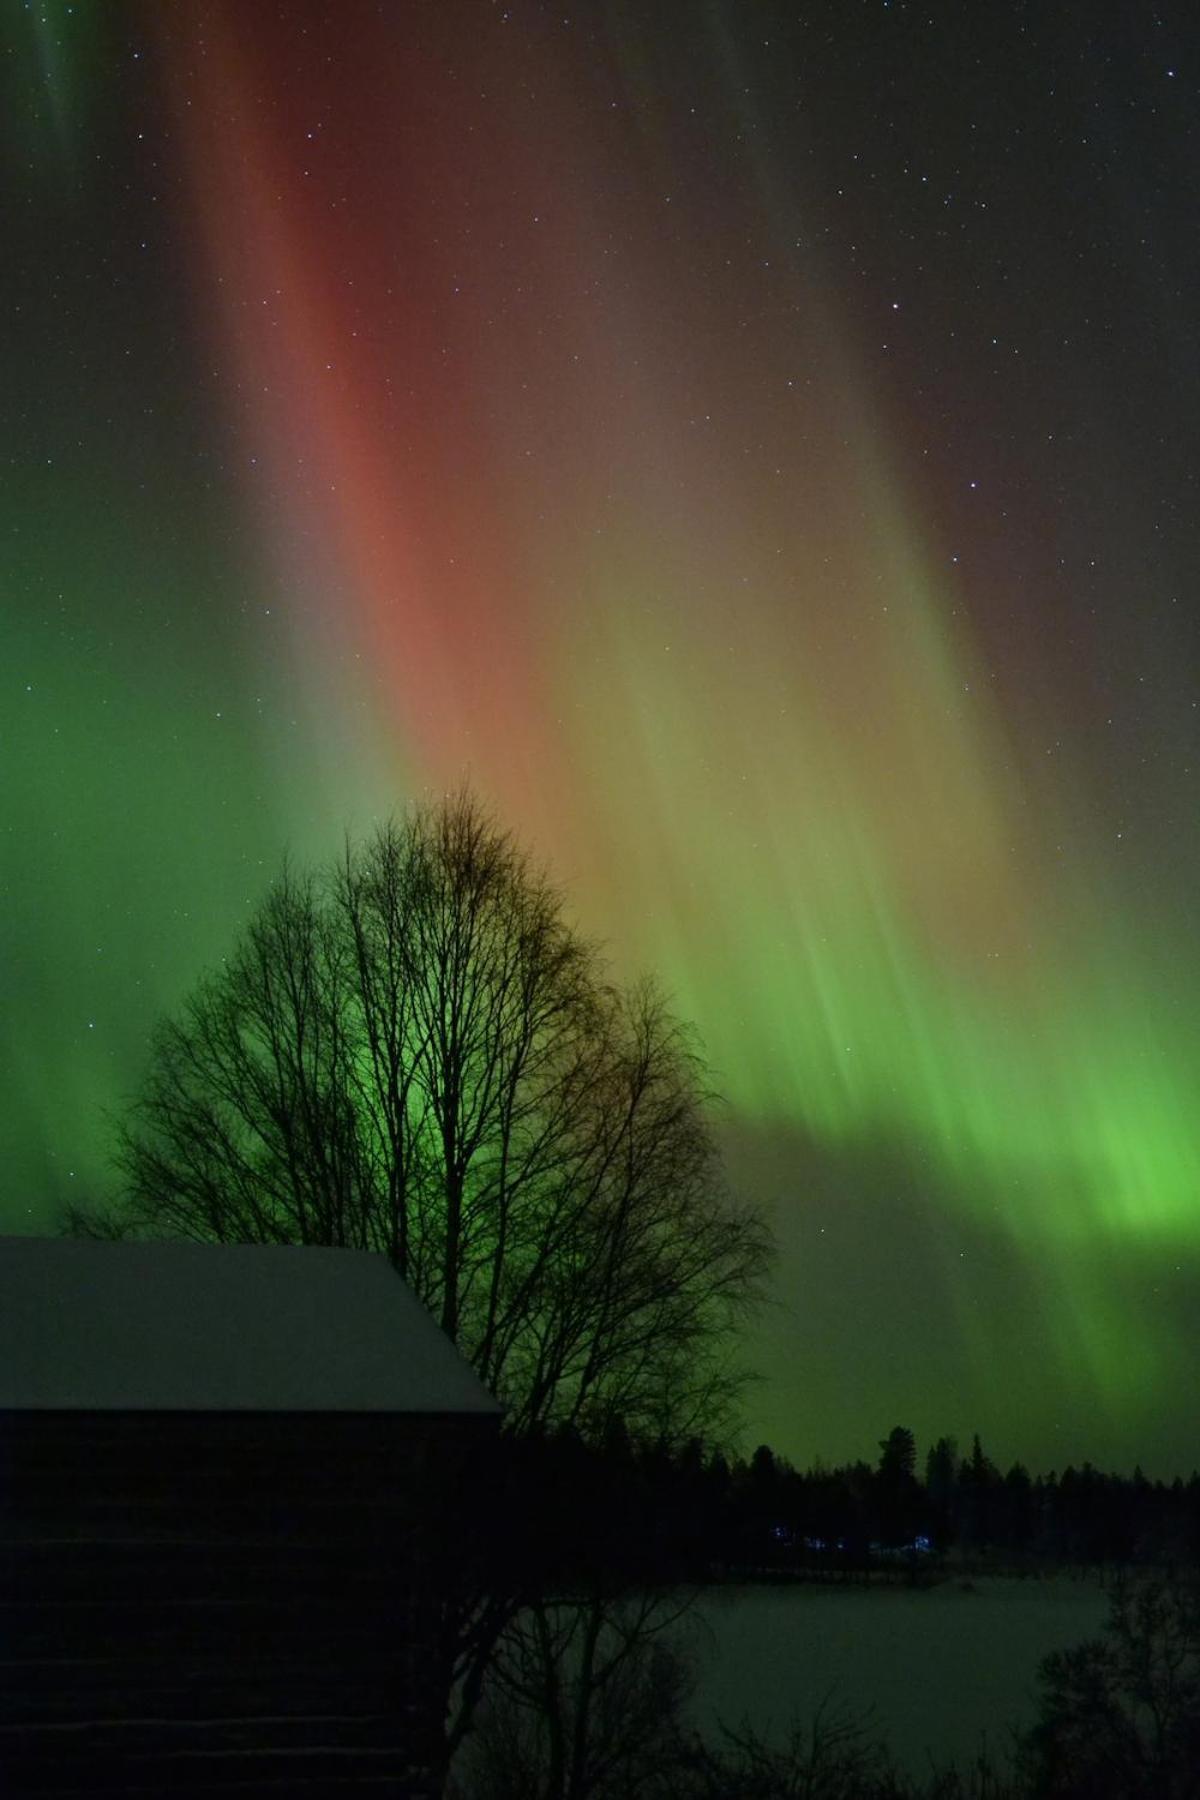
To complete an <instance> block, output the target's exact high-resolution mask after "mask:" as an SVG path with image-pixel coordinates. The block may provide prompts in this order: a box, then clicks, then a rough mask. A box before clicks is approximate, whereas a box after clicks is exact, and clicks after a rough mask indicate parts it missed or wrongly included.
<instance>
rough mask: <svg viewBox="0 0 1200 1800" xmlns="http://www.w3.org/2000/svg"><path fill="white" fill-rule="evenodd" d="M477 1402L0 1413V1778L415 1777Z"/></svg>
mask: <svg viewBox="0 0 1200 1800" xmlns="http://www.w3.org/2000/svg"><path fill="white" fill-rule="evenodd" d="M473 1423H475V1422H473V1421H469V1420H468V1421H459V1420H406V1419H397V1418H394V1417H390V1416H383V1415H337V1416H323V1415H314V1414H291V1415H286V1416H282V1415H255V1414H229V1415H197V1414H192V1415H185V1414H172V1415H152V1414H133V1413H129V1414H115V1413H114V1414H67V1413H58V1414H20V1413H11V1414H6V1415H0V1793H3V1794H4V1795H6V1796H10V1795H11V1796H17V1795H38V1796H47V1797H49V1796H54V1797H65V1796H67V1795H83V1794H114V1795H115V1794H123V1795H124V1794H129V1795H148V1794H154V1795H158V1796H166V1795H170V1794H176V1793H179V1794H184V1795H188V1796H198V1795H201V1794H212V1795H222V1796H226V1795H235V1794H244V1795H246V1794H261V1795H268V1794H276V1795H281V1796H282V1795H289V1796H290V1795H297V1796H312V1797H316V1796H330V1797H332V1796H335V1795H337V1796H340V1795H346V1796H350V1795H362V1794H366V1793H373V1794H388V1795H394V1796H397V1797H398V1800H429V1797H432V1796H433V1795H434V1794H435V1793H436V1792H437V1790H438V1777H437V1767H438V1748H439V1745H440V1741H441V1728H442V1722H443V1717H444V1712H445V1706H446V1700H447V1694H446V1680H445V1671H444V1667H443V1665H442V1663H441V1661H440V1659H439V1656H438V1650H437V1619H438V1594H437V1592H436V1591H435V1585H436V1584H435V1582H434V1581H433V1580H432V1579H431V1576H430V1567H431V1564H430V1560H429V1558H428V1556H427V1549H428V1542H429V1539H428V1531H429V1520H428V1505H429V1497H430V1494H431V1493H434V1492H436V1491H437V1489H438V1486H439V1484H440V1482H441V1481H442V1480H444V1477H445V1473H446V1470H447V1467H448V1466H450V1465H451V1464H453V1462H454V1460H455V1459H456V1457H458V1456H460V1455H461V1454H462V1452H463V1448H464V1440H465V1439H466V1438H467V1437H468V1436H469V1433H470V1431H471V1428H472V1425H473ZM476 1428H477V1427H476ZM435 1476H436V1479H435Z"/></svg>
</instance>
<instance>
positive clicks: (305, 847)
mask: <svg viewBox="0 0 1200 1800" xmlns="http://www.w3.org/2000/svg"><path fill="white" fill-rule="evenodd" d="M1198 53H1200V34H1198V33H1197V29H1196V24H1195V18H1194V13H1193V10H1192V8H1191V7H1190V6H1187V5H1183V4H1181V5H1179V6H1177V7H1166V8H1155V7H1153V6H1116V5H1107V6H1106V5H1099V4H1086V3H1082V0H1081V3H1080V4H1057V3H1053V0H1044V3H1037V4H1029V5H1025V6H1021V5H1013V6H1002V5H997V6H983V5H966V4H964V3H963V0H952V3H946V4H935V5H921V6H916V5H905V4H901V3H900V0H891V3H890V4H889V3H888V0H870V3H865V0H821V3H818V4H809V5H794V6H789V7H782V6H775V5H771V4H757V3H755V0H690V3H689V4H686V5H678V6H676V5H672V4H667V3H663V0H640V3H635V0H590V3H589V4H586V5H582V6H579V7H575V6H571V5H568V4H567V0H560V3H559V4H558V5H556V6H548V5H540V4H536V3H535V0H512V3H511V4H509V5H499V4H491V3H489V0H393V3H391V4H381V5H368V4H364V3H362V0H336V3H335V0H326V4H323V5H322V4H317V3H316V0H286V4H271V3H268V0H226V3H225V4H207V3H205V0H177V3H173V4H161V5H158V6H153V7H151V6H147V7H145V8H144V9H141V8H137V7H134V6H132V5H125V4H119V3H114V4H100V3H99V0H92V3H89V0H76V3H75V4H74V5H66V4H63V3H62V0H34V3H32V4H22V3H20V0H4V3H3V5H2V6H0V57H2V60H0V79H2V83H3V86H2V91H0V153H2V176H0V180H2V182H3V190H2V202H0V205H2V213H0V225H2V234H3V235H2V239H0V242H2V246H3V248H2V252H0V318H2V320H3V330H2V333H0V418H2V420H3V457H4V462H3V470H4V479H3V481H2V483H0V541H2V543H3V561H2V564H0V583H2V585H0V679H2V683H3V689H2V691H3V705H2V707H0V754H2V759H3V760H2V765H0V767H2V773H0V856H2V862H0V969H2V972H3V1008H2V1011H0V1094H2V1095H3V1099H2V1100H0V1153H2V1158H3V1161H2V1165H0V1166H2V1168H3V1201H2V1208H3V1212H2V1218H3V1223H4V1225H5V1226H6V1227H7V1228H8V1229H10V1230H17V1231H37V1230H47V1229H53V1227H54V1225H55V1222H56V1219H57V1216H58V1210H59V1208H60V1206H61V1205H62V1203H63V1202H64V1201H67V1200H76V1201H87V1200H92V1199H96V1198H99V1197H102V1196H103V1194H104V1193H105V1191H106V1189H107V1187H108V1185H109V1183H110V1180H111V1177H110V1175H109V1174H108V1172H107V1169H106V1144H107V1141H108V1136H109V1126H108V1125H107V1124H106V1121H105V1112H106V1109H108V1110H109V1111H111V1110H112V1109H114V1108H118V1107H119V1106H120V1104H121V1101H122V1097H123V1096H125V1095H127V1094H128V1093H129V1092H130V1091H131V1090H132V1089H133V1088H134V1086H135V1085H136V1083H137V1080H138V1077H139V1073H140V1071H141V1070H142V1069H143V1068H144V1066H145V1057H146V1043H147V1034H148V1030H149V1028H150V1026H151V1024H152V1022H153V1020H154V1019H155V1017H156V1016H157V1015H158V1014H159V1013H160V1012H161V1011H162V1009H164V1008H165V1007H168V1006H171V1005H173V1004H175V1003H176V1002H177V1001H178V1000H179V998H180V996H181V995H182V994H183V993H184V992H185V991H186V990H187V988H188V987H189V986H190V985H191V984H192V982H193V981H194V980H195V979H196V977H197V975H198V974H199V973H200V971H201V970H202V969H203V968H204V967H205V966H206V964H208V963H210V962H211V961H212V960H213V959H215V958H216V957H218V956H219V955H220V954H221V952H222V951H223V949H224V948H225V947H226V946H227V945H228V944H229V942H230V941H231V938H232V936H233V934H234V933H235V931H236V929H237V927H238V925H239V922H240V921H242V920H244V919H245V917H246V916H247V913H248V911H249V910H250V909H251V908H252V907H253V906H254V904H255V902H256V900H257V899H258V898H259V896H260V895H261V893H262V891H263V888H264V885H265V883H266V881H267V880H268V878H269V876H270V874H271V873H272V872H273V870H274V869H275V868H276V867H277V865H278V861H279V858H280V855H281V853H282V852H283V850H284V848H285V847H288V846H290V848H291V850H292V852H293V853H294V854H295V855H296V856H297V857H299V858H300V859H302V860H304V859H308V858H310V857H319V856H324V855H326V854H329V853H332V852H333V851H335V850H336V848H337V845H338V843H339V841H340V838H341V834H342V832H343V829H344V827H346V826H347V825H348V826H350V827H352V828H354V829H356V830H364V829H369V828H370V826H371V824H372V823H373V822H374V821H375V820H376V819H378V818H380V817H383V816H385V815H386V814H387V813H388V812H390V811H391V810H392V809H393V808H394V807H396V806H402V805H403V804H404V803H405V802H406V801H407V800H409V799H411V798H413V797H417V796H421V795H423V794H426V793H430V792H433V793H437V792H441V791H442V790H443V789H444V788H446V787H447V786H449V785H454V784H456V783H457V782H458V781H459V780H460V779H461V778H462V777H463V776H464V774H465V775H467V776H469V778H470V780H471V781H472V782H473V783H474V785H475V786H476V787H477V788H478V789H479V790H480V791H481V792H482V793H484V794H485V795H486V796H487V797H488V798H489V799H491V800H492V801H493V802H494V803H495V805H496V807H497V809H498V811H499V813H500V814H501V816H502V818H503V819H504V820H505V821H506V822H507V823H510V824H511V825H512V826H513V827H515V828H516V830H517V831H518V832H519V833H520V834H521V835H522V837H523V838H524V839H525V840H526V841H527V842H528V843H529V844H530V845H531V846H533V847H534V849H535V850H536V852H537V853H538V855H539V856H541V857H544V858H545V859H546V860H547V861H548V862H549V863H550V865H551V866H552V868H553V871H554V873H555V875H556V877H557V878H558V879H559V880H561V882H562V883H563V884H564V886H565V888H566V889H567V891H568V893H569V896H570V904H571V909H572V913H573V916H574V917H575V918H576V919H577V921H578V922H579V924H580V925H581V926H582V927H583V928H584V929H585V930H586V931H587V932H588V933H590V934H594V935H596V936H598V937H600V938H602V939H603V940H605V942H606V943H607V945H608V946H609V949H610V951H611V955H612V957H613V960H614V963H615V965H616V967H617V968H618V970H619V971H621V972H622V973H625V974H632V973H634V972H635V971H637V970H639V969H643V968H649V969H652V970H655V971H657V972H658V973H659V974H660V975H661V976H662V977H663V979H664V981H665V983H666V984H667V986H668V988H669V990H670V991H671V993H672V994H673V996H674V998H675V1001H676V1004H677V1006H678V1007H679V1009H680V1010H681V1011H682V1012H683V1013H685V1014H686V1015H687V1016H689V1017H690V1018H692V1019H694V1020H695V1022H696V1023H697V1025H698V1026H699V1028H700V1030H701V1032H702V1034H703V1036H704V1039H705V1041H706V1044H707V1047H708V1052H709V1055H710V1058H711V1060H712V1063H713V1065H714V1067H715V1070H716V1081H717V1085H718V1086H719V1088H720V1089H721V1091H722V1093H723V1095H724V1096H725V1109H724V1113H723V1115H722V1125H721V1129H722V1133H723V1136H724V1138H725V1141H726V1143H727V1146H728V1157H729V1167H730V1171H731V1173H732V1175H733V1177H734V1179H735V1180H736V1181H737V1182H738V1184H739V1185H741V1186H742V1187H744V1188H745V1189H747V1190H748V1191H750V1192H752V1193H754V1194H757V1195H759V1196H761V1198H762V1199H763V1201H764V1202H765V1203H766V1204H767V1205H768V1206H769V1208H770V1209H771V1213H772V1217H773V1219H774V1222H775V1225H776V1228H777V1231H778V1234H779V1239H780V1245H781V1258H780V1265H779V1276H778V1284H777V1302H776V1305H775V1306H774V1307H773V1309H772V1310H771V1311H770V1313H769V1314H768V1315H767V1317H766V1320H765V1322H764V1324H763V1326H762V1329H761V1331H760V1332H759V1334H758V1337H757V1339H756V1343H755V1355H756V1358H757V1361H758V1363H759V1366H760V1368H761V1370H762V1374H763V1377H764V1379H763V1382H762V1383H761V1385H760V1387H759V1388H758V1390H757V1391H756V1392H755V1394H754V1395H753V1397H752V1400H751V1403H750V1416H749V1422H748V1427H747V1444H748V1445H749V1446H750V1447H752V1446H753V1444H754V1443H755V1442H757V1441H758V1440H759V1439H760V1438H764V1437H765V1438H767V1439H768V1440H769V1441H771V1442H772V1443H773V1444H774V1445H775V1446H776V1447H777V1448H778V1449H779V1450H781V1451H783V1452H784V1453H786V1454H789V1455H791V1456H792V1457H794V1458H796V1459H797V1460H799V1461H800V1462H802V1463H807V1462H809V1461H811V1460H812V1458H814V1457H815V1456H817V1455H821V1456H823V1457H825V1458H826V1459H827V1460H831V1461H832V1460H837V1459H840V1458H843V1457H847V1456H850V1455H858V1454H866V1455H871V1456H874V1454H875V1453H876V1452H875V1445H876V1440H877V1439H878V1438H880V1437H881V1436H883V1435H884V1434H885V1433H886V1431H887V1430H888V1428H889V1427H890V1426H891V1425H893V1424H895V1423H898V1422H899V1423H905V1424H908V1425H910V1426H912V1427H913V1429H914V1430H915V1431H916V1432H917V1435H918V1439H919V1444H920V1447H921V1449H922V1451H923V1448H924V1446H925V1445H926V1444H927V1443H928V1441H929V1439H930V1437H931V1436H932V1435H935V1434H938V1433H941V1432H943V1431H945V1432H952V1433H955V1434H957V1435H958V1436H959V1438H960V1439H961V1440H965V1441H966V1443H969V1439H970V1434H971V1432H972V1431H974V1430H979V1431H980V1432H981V1433H982V1435H983V1438H984V1444H985V1448H986V1449H988V1450H989V1452H990V1453H991V1454H992V1455H993V1456H994V1457H995V1458H996V1459H997V1460H998V1461H1001V1462H1007V1461H1009V1460H1011V1459H1012V1458H1014V1457H1016V1456H1018V1455H1019V1456H1021V1457H1023V1458H1024V1459H1025V1460H1026V1461H1027V1462H1029V1463H1030V1464H1031V1465H1032V1466H1033V1467H1034V1468H1040V1469H1049V1468H1051V1467H1055V1468H1059V1469H1061V1468H1062V1467H1063V1466H1064V1465H1065V1464H1066V1463H1067V1462H1069V1461H1075V1462H1077V1463H1078V1462H1079V1461H1081V1460H1082V1459H1083V1458H1085V1457H1091V1458H1092V1459H1093V1460H1094V1461H1097V1462H1100V1463H1102V1464H1106V1465H1107V1464H1112V1465H1116V1466H1121V1467H1125V1468H1128V1467H1131V1466H1132V1464H1133V1462H1134V1461H1135V1460H1137V1459H1139V1458H1140V1459H1141V1461H1142V1463H1143V1464H1144V1466H1145V1467H1146V1468H1147V1469H1148V1470H1149V1471H1150V1472H1151V1473H1154V1474H1158V1473H1162V1474H1168V1475H1169V1474H1172V1473H1174V1472H1175V1470H1176V1469H1179V1470H1181V1471H1182V1472H1184V1473H1185V1474H1186V1473H1187V1472H1188V1471H1189V1470H1190V1469H1191V1468H1192V1467H1193V1466H1195V1465H1196V1464H1200V1431H1198V1430H1197V1421H1196V1409H1195V1405H1194V1395H1195V1388H1196V1369H1197V1362H1198V1360H1200V1129H1198V1122H1200V1107H1198V1096H1200V1038H1198V1031H1200V1008H1198V1001H1200V949H1198V945H1197V927H1196V920H1195V914H1196V899H1195V896H1196V892H1197V878H1198V876H1200V836H1198V833H1197V817H1196V792H1197V786H1198V784H1200V741H1198V740H1200V681H1198V676H1200V655H1198V652H1200V596H1198V594H1197V580H1196V577H1197V570H1198V569H1200V492H1198V474H1200V354H1198V343H1200V336H1198V326H1197V320H1198V318H1200V280H1198V277H1200V234H1198V223H1200V210H1198V202H1200V134H1198V132H1197V127H1196V120H1197V103H1198V92H1197V90H1198V85H1200V84H1198V72H1200V54H1198Z"/></svg>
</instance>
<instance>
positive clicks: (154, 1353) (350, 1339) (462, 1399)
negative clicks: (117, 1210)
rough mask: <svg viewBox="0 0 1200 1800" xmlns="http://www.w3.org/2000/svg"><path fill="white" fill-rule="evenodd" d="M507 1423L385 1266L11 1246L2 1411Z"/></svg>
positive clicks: (255, 1250)
mask: <svg viewBox="0 0 1200 1800" xmlns="http://www.w3.org/2000/svg"><path fill="white" fill-rule="evenodd" d="M68 1408H73V1409H74V1408H77V1409H82V1410H87V1411H91V1410H101V1411H135V1410H136V1411H164V1412H218V1411H219V1412H227V1411H228V1412H339V1413H340V1412H384V1413H426V1414H429V1413H475V1414H488V1413H490V1414H496V1413H498V1412H499V1411H500V1408H499V1407H498V1406H497V1404H496V1402H495V1401H494V1400H493V1399H492V1397H491V1395H490V1394H489V1393H488V1392H487V1390H486V1389H485V1388H484V1386H483V1384H482V1383H481V1382H480V1381H479V1379H478V1377H477V1376H476V1374H475V1372H474V1370H473V1369H472V1368H471V1367H470V1365H469V1364H468V1363H467V1362H465V1361H464V1360H463V1358H462V1357H461V1356H460V1355H459V1353H458V1351H457V1350H456V1349H455V1348H454V1346H453V1344H452V1343H451V1342H450V1340H449V1338H447V1337H446V1336H445V1335H444V1333H443V1332H442V1331H441V1330H440V1329H439V1327H438V1326H437V1325H436V1324H435V1322H434V1320H433V1319H432V1318H431V1317H430V1315H429V1313H427V1312H426V1310H425V1308H424V1307H423V1306H422V1305H421V1303H420V1301H419V1300H418V1299H417V1298H416V1296H415V1295H414V1294H413V1293H412V1291H411V1290H410V1289H409V1288H408V1287H407V1286H406V1285H405V1283H404V1282H403V1281H402V1280H401V1279H400V1277H399V1276H398V1275H397V1274H396V1273H395V1271H394V1270H393V1268H392V1267H391V1264H390V1263H389V1262H388V1261H387V1259H386V1257H383V1256H375V1255H372V1254H370V1253H369V1252H368V1251H364V1250H325V1249H315V1248H304V1249H299V1248H292V1247H290V1246H277V1245H262V1244H217V1245H209V1244H187V1243H170V1244H157V1243H156V1244H146V1243H105V1242H92V1241H88V1240H82V1239H75V1238H33V1237H0V1411H4V1410H10V1409H11V1410H22V1411H30V1410H35V1409H59V1410H65V1409H68Z"/></svg>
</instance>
